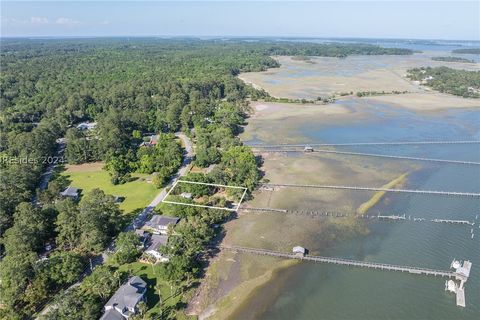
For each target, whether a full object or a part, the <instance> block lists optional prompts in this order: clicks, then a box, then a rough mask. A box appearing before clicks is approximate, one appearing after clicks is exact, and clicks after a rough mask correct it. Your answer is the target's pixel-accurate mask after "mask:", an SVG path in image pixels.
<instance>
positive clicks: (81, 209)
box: [0, 182, 123, 319]
mask: <svg viewBox="0 0 480 320" xmlns="http://www.w3.org/2000/svg"><path fill="white" fill-rule="evenodd" d="M57 183H58V182H55V183H52V185H51V186H49V189H50V190H52V189H58V188H56V186H55V184H57ZM42 199H43V201H44V206H43V207H42V208H40V207H37V206H33V205H32V204H30V203H26V202H23V203H21V204H20V205H18V206H17V207H16V209H15V212H14V214H13V222H14V223H13V226H12V227H11V228H9V229H8V230H7V231H5V233H4V235H3V237H2V239H1V244H2V245H3V247H4V250H5V256H4V257H3V259H2V261H1V263H0V279H1V281H0V296H1V302H2V305H1V308H0V317H1V318H2V319H23V318H29V317H30V316H31V315H32V314H33V313H35V312H36V311H37V310H38V308H39V307H41V306H43V304H44V303H45V302H47V301H48V300H49V298H50V297H51V295H52V294H55V293H56V292H57V291H58V288H61V287H64V286H66V285H69V284H72V283H74V282H75V281H77V280H78V278H79V276H80V275H81V274H82V273H83V272H84V271H85V270H86V269H87V268H88V265H89V264H88V259H89V258H90V257H93V256H95V255H96V254H98V253H100V252H101V251H102V250H103V248H104V247H105V246H106V245H107V244H108V243H109V242H110V241H111V239H112V237H113V236H114V235H116V234H117V233H118V231H119V230H120V228H121V226H122V225H123V223H122V218H121V211H120V210H119V208H118V205H117V204H116V203H115V201H114V199H113V197H112V196H109V195H106V194H104V193H103V191H101V190H99V189H94V190H92V191H91V192H90V193H88V194H87V195H85V196H84V197H83V198H82V200H81V201H80V202H79V203H77V202H75V201H72V200H70V199H66V200H63V199H61V198H60V197H59V195H58V193H57V192H55V193H53V194H52V195H51V197H47V196H45V197H43V198H42ZM46 246H56V247H57V249H56V250H54V251H53V252H52V253H51V254H50V256H49V257H48V258H47V257H46V256H44V255H40V254H41V253H42V252H44V251H45V247H46ZM103 281H106V280H103ZM91 298H92V299H93V298H94V296H92V297H91ZM64 319H65V318H64Z"/></svg>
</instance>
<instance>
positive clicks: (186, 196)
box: [180, 192, 192, 199]
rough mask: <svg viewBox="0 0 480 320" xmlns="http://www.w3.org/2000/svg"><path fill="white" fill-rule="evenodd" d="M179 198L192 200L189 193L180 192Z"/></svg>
mask: <svg viewBox="0 0 480 320" xmlns="http://www.w3.org/2000/svg"><path fill="white" fill-rule="evenodd" d="M180 197H182V198H185V199H192V194H191V193H189V192H182V193H181V194H180Z"/></svg>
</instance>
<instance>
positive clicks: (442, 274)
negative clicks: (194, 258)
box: [220, 245, 466, 281]
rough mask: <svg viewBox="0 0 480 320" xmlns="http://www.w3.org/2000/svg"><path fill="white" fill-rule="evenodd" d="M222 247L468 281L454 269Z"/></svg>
mask: <svg viewBox="0 0 480 320" xmlns="http://www.w3.org/2000/svg"><path fill="white" fill-rule="evenodd" d="M220 248H221V249H224V250H229V251H234V252H243V253H250V254H257V255H264V256H272V257H279V258H286V259H299V260H306V261H313V262H321V263H329V264H337V265H344V266H352V267H361V268H368V269H377V270H385V271H397V272H407V273H411V274H418V275H428V276H435V277H437V276H438V277H446V278H454V279H456V280H463V281H466V277H465V276H464V275H462V274H459V273H456V272H453V271H444V270H435V269H428V268H419V267H411V266H399V265H393V264H385V263H376V262H367V261H357V260H349V259H342V258H332V257H323V256H313V255H304V256H300V255H298V254H293V253H285V252H279V251H272V250H265V249H257V248H247V247H240V246H226V245H223V246H220Z"/></svg>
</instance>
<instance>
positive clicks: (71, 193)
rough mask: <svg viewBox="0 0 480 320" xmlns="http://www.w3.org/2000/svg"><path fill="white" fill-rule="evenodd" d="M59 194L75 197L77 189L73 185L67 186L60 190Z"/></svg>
mask: <svg viewBox="0 0 480 320" xmlns="http://www.w3.org/2000/svg"><path fill="white" fill-rule="evenodd" d="M60 194H61V195H62V196H64V197H76V196H78V189H77V188H75V187H68V188H67V189H65V190H63V192H60Z"/></svg>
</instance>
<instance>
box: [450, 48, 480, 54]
mask: <svg viewBox="0 0 480 320" xmlns="http://www.w3.org/2000/svg"><path fill="white" fill-rule="evenodd" d="M452 53H464V54H480V48H464V49H455V50H452Z"/></svg>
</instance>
